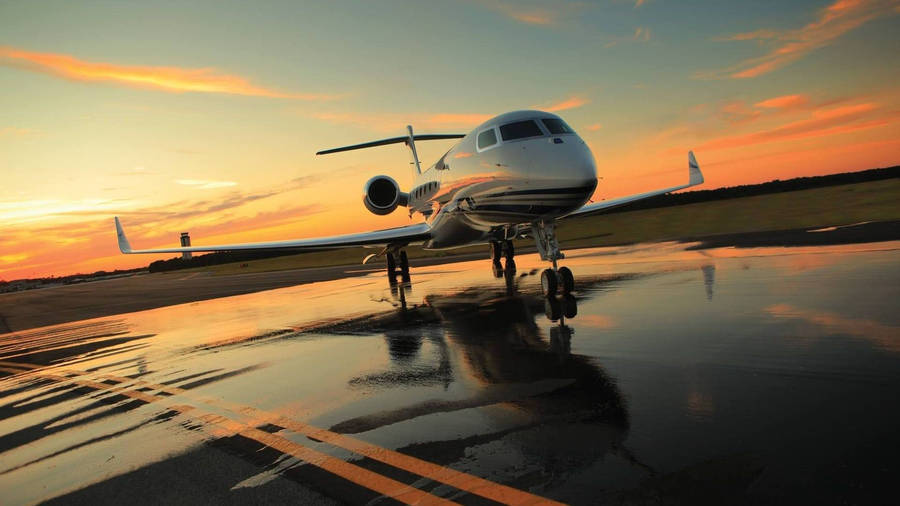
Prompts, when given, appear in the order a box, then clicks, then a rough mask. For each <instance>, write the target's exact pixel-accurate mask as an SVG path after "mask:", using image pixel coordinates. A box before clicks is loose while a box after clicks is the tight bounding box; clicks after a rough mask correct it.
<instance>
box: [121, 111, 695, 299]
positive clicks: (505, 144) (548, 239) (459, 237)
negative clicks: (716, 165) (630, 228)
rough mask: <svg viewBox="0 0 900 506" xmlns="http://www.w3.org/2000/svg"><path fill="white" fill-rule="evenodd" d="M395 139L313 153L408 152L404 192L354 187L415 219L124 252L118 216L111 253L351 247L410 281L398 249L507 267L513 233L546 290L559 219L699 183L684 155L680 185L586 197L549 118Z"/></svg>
mask: <svg viewBox="0 0 900 506" xmlns="http://www.w3.org/2000/svg"><path fill="white" fill-rule="evenodd" d="M406 130H407V133H406V135H404V136H401V137H393V138H390V139H382V140H378V141H373V142H366V143H363V144H354V145H351V146H343V147H339V148H334V149H327V150H324V151H319V152H318V153H316V155H326V154H331V153H339V152H343V151H350V150H355V149H366V148H374V147H377V146H384V145H388V144H401V143H402V144H405V145H406V146H407V147H408V148H409V152H410V155H411V158H412V161H411V165H412V170H413V171H414V172H413V178H414V184H413V187H412V188H411V189H410V190H409V191H408V192H403V191H401V189H400V185H398V184H397V181H395V180H394V179H393V178H392V177H390V176H386V175H379V176H375V177H373V178H371V179H369V180H368V181H367V182H366V184H365V185H364V186H363V198H362V200H363V204H364V205H365V207H366V209H368V210H369V211H370V212H372V213H374V214H377V215H386V214H389V213H392V212H394V211H395V210H396V209H397V208H398V207H405V208H407V209H408V210H409V215H410V217H412V216H413V215H414V214H420V215H422V217H423V218H424V222H422V223H416V224H413V225H407V226H403V227H397V228H390V229H385V230H377V231H373V232H364V233H354V234H345V235H336V236H329V237H318V238H308V239H294V240H288V241H274V242H256V243H244V244H223V245H217V246H191V247H176V248H160V249H139V250H135V249H132V248H131V245H130V244H129V242H128V239H127V238H126V236H125V232H124V230H123V228H122V224H121V223H120V221H119V218H118V217H116V218H115V225H116V234H117V236H118V241H119V250H120V251H121V252H122V253H125V254H136V253H185V252H214V251H238V250H251V249H260V250H322V249H332V248H342V247H352V246H365V247H371V248H377V249H379V251H378V252H377V253H373V254H371V255H368V256H366V257H365V259H364V260H363V263H366V262H368V261H369V260H371V259H372V258H374V257H385V260H386V263H387V273H388V277H389V279H391V280H395V279H396V276H397V274H398V267H399V274H400V275H402V276H403V278H404V280H408V277H409V260H408V258H407V255H406V251H405V249H406V248H407V247H410V246H420V247H422V248H424V249H426V250H442V249H451V248H459V247H462V246H468V245H471V244H489V245H490V250H491V261H492V262H493V264H494V266H495V268H496V267H498V266H499V265H500V261H501V259H504V258H505V260H506V267H505V269H506V270H513V271H514V270H515V260H514V256H515V250H514V247H513V242H512V241H513V239H516V238H525V237H531V238H533V239H534V241H535V244H536V245H537V251H538V253H539V254H540V257H541V259H542V260H544V261H547V262H550V267H549V268H547V269H545V270H544V271H543V272H542V273H541V289H542V291H543V293H544V295H545V296H547V297H552V296H555V295H556V294H557V293H559V292H561V293H563V294H567V293H570V292H572V291H573V290H574V289H575V279H574V276H573V275H572V271H571V270H570V269H569V268H568V267H560V266H559V265H558V262H559V260H562V259H564V258H565V255H563V253H562V251H561V250H560V247H559V242H558V241H557V238H556V224H557V222H558V221H559V220H563V219H567V218H572V217H575V216H584V215H587V214H594V213H602V212H605V211H608V210H610V209H613V208H616V207H620V206H623V205H626V204H630V203H632V202H635V201H638V200H641V199H646V198H649V197H654V196H657V195H662V194H665V193H670V192H674V191H677V190H681V189H684V188H689V187H691V186H696V185H699V184H701V183H703V174H702V173H701V172H700V168H699V166H698V165H697V160H696V159H695V158H694V154H693V152H688V182H687V183H686V184H682V185H678V186H673V187H670V188H662V189H659V190H653V191H648V192H645V193H640V194H636V195H630V196H627V197H621V198H616V199H610V200H603V201H600V202H590V198H591V196H592V195H593V194H594V190H595V189H596V187H597V165H596V162H595V161H594V156H593V154H592V153H591V150H590V149H589V148H588V146H587V144H586V143H585V142H584V140H583V139H582V138H581V137H580V136H579V135H578V134H577V133H575V131H574V130H573V129H572V128H571V127H570V126H569V125H568V124H566V122H565V121H563V119H562V118H560V117H559V116H557V115H555V114H551V113H547V112H542V111H533V110H527V111H514V112H509V113H505V114H501V115H499V116H496V117H494V118H491V119H490V120H488V121H486V122H484V123H482V124H481V125H480V126H478V127H477V128H475V129H474V130H472V131H471V132H469V133H467V134H414V133H413V129H412V127H411V126H407V127H406ZM439 139H459V141H458V142H457V143H456V144H455V145H454V146H453V147H452V148H450V150H449V151H447V152H446V153H445V154H444V156H442V157H440V159H438V160H437V162H435V163H434V164H433V165H432V166H431V167H429V168H428V169H426V170H422V168H421V165H420V163H419V156H418V154H417V152H416V142H417V141H428V140H439Z"/></svg>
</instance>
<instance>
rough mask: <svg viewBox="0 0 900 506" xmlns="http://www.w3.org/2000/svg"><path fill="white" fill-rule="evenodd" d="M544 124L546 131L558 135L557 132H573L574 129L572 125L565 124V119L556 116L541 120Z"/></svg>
mask: <svg viewBox="0 0 900 506" xmlns="http://www.w3.org/2000/svg"><path fill="white" fill-rule="evenodd" d="M541 122H542V123H543V124H544V126H545V127H546V128H547V131H548V132H550V134H551V135H559V134H574V133H575V131H574V130H572V127H570V126H569V125H567V124H566V122H565V121H563V120H561V119H557V118H544V119H542V120H541Z"/></svg>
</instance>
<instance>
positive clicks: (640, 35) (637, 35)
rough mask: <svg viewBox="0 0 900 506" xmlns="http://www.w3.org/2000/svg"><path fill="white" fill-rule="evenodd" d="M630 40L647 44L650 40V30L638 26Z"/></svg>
mask: <svg viewBox="0 0 900 506" xmlns="http://www.w3.org/2000/svg"><path fill="white" fill-rule="evenodd" d="M631 38H632V39H634V40H640V41H643V42H647V41H648V40H650V29H649V28H645V27H643V26H639V27H637V28H635V29H634V35H633V36H632V37H631Z"/></svg>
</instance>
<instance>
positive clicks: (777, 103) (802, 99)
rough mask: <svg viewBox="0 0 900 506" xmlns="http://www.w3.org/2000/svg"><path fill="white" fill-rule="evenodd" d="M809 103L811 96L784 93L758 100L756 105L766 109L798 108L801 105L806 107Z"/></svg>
mask: <svg viewBox="0 0 900 506" xmlns="http://www.w3.org/2000/svg"><path fill="white" fill-rule="evenodd" d="M807 104H809V97H807V96H806V95H782V96H780V97H775V98H770V99H768V100H763V101H762V102H757V103H756V104H754V105H755V107H762V108H765V109H780V110H787V109H798V108H800V107H804V106H806V105H807Z"/></svg>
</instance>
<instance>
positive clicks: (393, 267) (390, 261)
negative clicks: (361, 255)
mask: <svg viewBox="0 0 900 506" xmlns="http://www.w3.org/2000/svg"><path fill="white" fill-rule="evenodd" d="M385 257H386V259H387V275H388V276H389V277H390V278H391V279H393V277H394V276H396V275H397V262H395V261H394V255H393V254H391V253H388V254H387V255H385Z"/></svg>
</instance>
